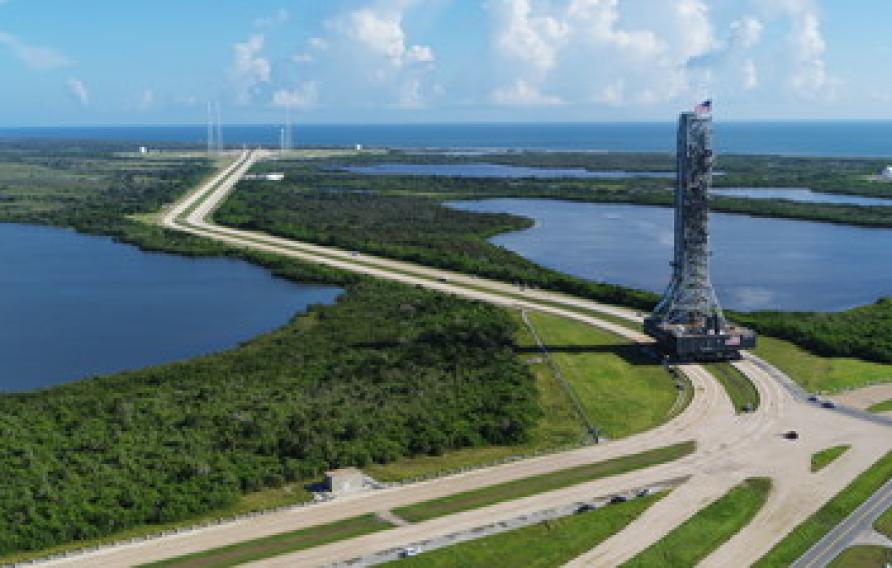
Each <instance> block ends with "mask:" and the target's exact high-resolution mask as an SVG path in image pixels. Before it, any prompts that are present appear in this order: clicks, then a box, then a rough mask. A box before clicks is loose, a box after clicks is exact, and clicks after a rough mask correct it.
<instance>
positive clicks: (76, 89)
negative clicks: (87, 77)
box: [67, 77, 90, 106]
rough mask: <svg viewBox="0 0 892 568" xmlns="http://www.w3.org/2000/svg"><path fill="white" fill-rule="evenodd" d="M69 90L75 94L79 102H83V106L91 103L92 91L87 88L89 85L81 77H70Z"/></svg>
mask: <svg viewBox="0 0 892 568" xmlns="http://www.w3.org/2000/svg"><path fill="white" fill-rule="evenodd" d="M67 85H68V92H69V93H70V94H71V96H73V97H74V98H75V99H77V100H78V102H80V103H81V105H82V106H87V105H89V104H90V91H88V90H87V86H86V85H85V84H84V82H83V81H81V80H80V79H75V78H74V77H71V78H69V79H68V82H67Z"/></svg>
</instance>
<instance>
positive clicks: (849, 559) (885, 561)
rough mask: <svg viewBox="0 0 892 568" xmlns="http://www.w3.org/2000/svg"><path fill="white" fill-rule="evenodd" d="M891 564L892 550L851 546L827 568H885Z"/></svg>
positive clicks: (881, 547) (880, 547)
mask: <svg viewBox="0 0 892 568" xmlns="http://www.w3.org/2000/svg"><path fill="white" fill-rule="evenodd" d="M889 564H892V548H886V547H884V546H853V547H851V548H847V549H845V550H844V551H843V552H842V554H840V555H839V556H837V557H836V559H835V560H833V562H831V563H830V564H829V565H828V566H829V568H886V566H889Z"/></svg>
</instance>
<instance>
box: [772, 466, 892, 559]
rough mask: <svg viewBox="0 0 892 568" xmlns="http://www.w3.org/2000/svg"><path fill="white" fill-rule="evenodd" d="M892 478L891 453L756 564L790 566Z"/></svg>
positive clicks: (794, 530)
mask: <svg viewBox="0 0 892 568" xmlns="http://www.w3.org/2000/svg"><path fill="white" fill-rule="evenodd" d="M889 478H892V452H890V453H887V454H886V455H885V456H883V457H882V458H880V460H879V461H877V462H876V463H875V464H874V465H873V466H871V468H870V469H868V470H867V471H865V472H864V473H862V474H861V475H859V476H858V478H857V479H855V480H854V481H853V482H852V483H850V484H849V486H848V487H846V488H845V489H843V490H842V492H840V493H839V494H837V495H836V497H834V498H833V499H831V500H830V501H829V502H828V503H827V504H825V505H824V506H823V507H821V508H820V509H818V511H817V512H816V513H815V514H814V515H812V516H811V517H809V518H808V519H807V520H806V521H805V522H803V523H802V524H801V525H799V526H798V527H796V528H795V529H793V531H792V532H791V533H790V534H788V535H787V536H786V537H785V538H784V539H783V540H782V541H780V542H779V543H778V544H777V545H776V546H775V547H774V548H772V549H771V550H770V551H769V552H768V554H766V555H765V556H763V557H762V559H761V560H759V562H757V563H756V564H755V567H756V568H773V567H778V568H780V567H781V566H789V565H790V564H792V563H793V562H795V561H796V559H797V558H799V557H800V556H802V555H803V554H804V553H805V552H806V551H807V550H808V549H809V548H811V547H812V546H813V545H814V543H816V542H818V541H819V540H820V539H821V538H822V537H823V536H824V535H825V534H827V533H828V532H829V531H830V530H831V529H833V527H835V526H836V525H838V524H839V523H840V522H841V521H842V520H843V519H845V518H846V517H847V516H848V515H849V514H851V512H852V511H854V510H855V509H856V508H857V507H858V506H859V505H860V504H861V503H863V502H864V501H866V500H867V498H868V497H870V496H871V495H873V493H874V492H876V490H877V489H879V488H880V487H882V485H883V484H884V483H885V482H886V481H887V480H888V479H889Z"/></svg>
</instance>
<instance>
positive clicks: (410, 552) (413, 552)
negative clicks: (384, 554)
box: [400, 546, 421, 558]
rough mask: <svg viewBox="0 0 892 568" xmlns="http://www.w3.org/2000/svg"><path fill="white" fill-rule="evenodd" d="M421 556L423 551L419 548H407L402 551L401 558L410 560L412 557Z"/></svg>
mask: <svg viewBox="0 0 892 568" xmlns="http://www.w3.org/2000/svg"><path fill="white" fill-rule="evenodd" d="M419 554H421V549H419V548H418V547H417V546H407V547H406V548H404V549H402V550H400V558H410V557H412V556H418V555H419Z"/></svg>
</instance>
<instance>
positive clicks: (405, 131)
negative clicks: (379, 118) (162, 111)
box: [0, 121, 892, 159]
mask: <svg viewBox="0 0 892 568" xmlns="http://www.w3.org/2000/svg"><path fill="white" fill-rule="evenodd" d="M674 128H675V127H674V125H673V124H671V123H668V122H666V123H655V122H641V123H576V124H563V123H542V124H529V123H489V124H484V123H481V124H472V123H464V124H408V125H387V124H381V125H372V124H357V125H346V124H332V125H323V124H307V125H301V124H297V125H295V127H294V141H295V144H296V145H298V146H353V145H355V144H363V145H365V146H369V147H381V146H386V147H392V148H401V149H406V148H415V149H431V148H442V149H463V150H488V151H492V150H523V149H530V150H567V151H621V152H672V151H674V148H673V147H672V146H671V144H672V141H673V140H674V134H673V133H674ZM205 132H206V127H205V126H204V125H199V124H196V125H192V126H68V127H21V128H19V127H13V128H10V127H0V142H3V141H8V140H12V139H65V140H102V141H132V142H134V143H137V142H138V143H143V144H151V143H153V142H154V143H179V144H194V145H202V144H204V141H205ZM223 138H224V141H225V142H226V143H227V144H230V145H242V144H247V145H258V144H263V145H277V144H278V140H279V125H276V124H267V125H233V126H224V132H223ZM715 145H716V147H717V149H718V151H719V152H720V153H735V154H782V155H794V156H844V157H859V156H860V157H890V159H892V121H870V122H868V121H796V122H792V121H785V122H782V121H776V122H767V121H766V122H734V121H728V122H721V121H717V122H716V126H715Z"/></svg>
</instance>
